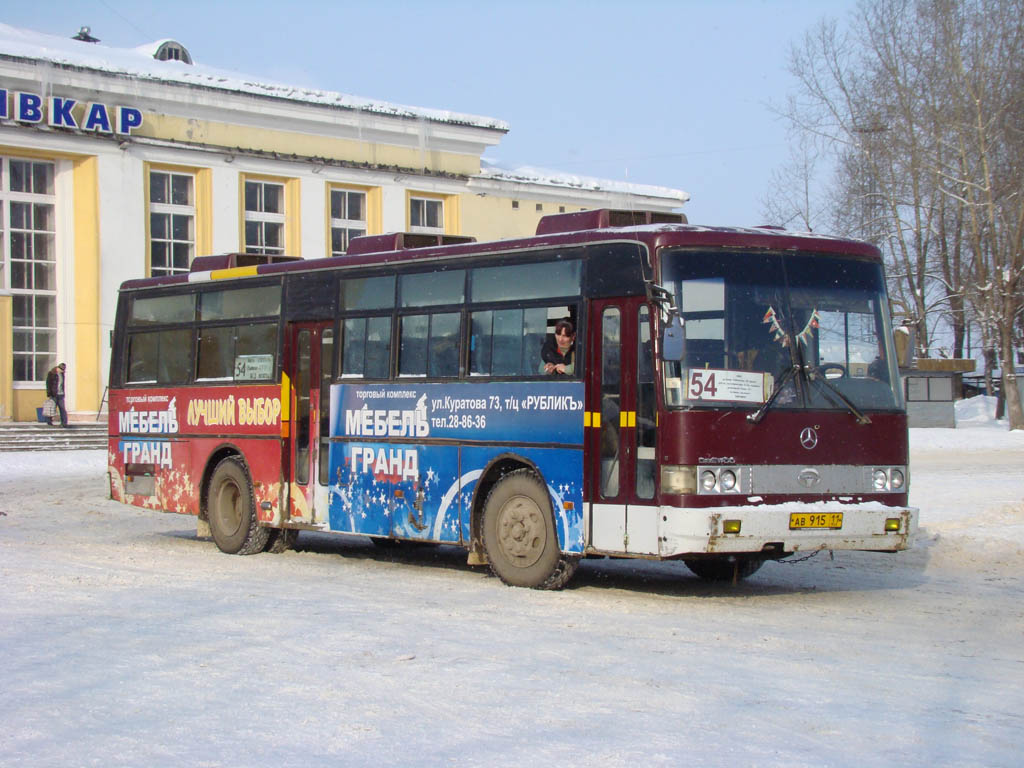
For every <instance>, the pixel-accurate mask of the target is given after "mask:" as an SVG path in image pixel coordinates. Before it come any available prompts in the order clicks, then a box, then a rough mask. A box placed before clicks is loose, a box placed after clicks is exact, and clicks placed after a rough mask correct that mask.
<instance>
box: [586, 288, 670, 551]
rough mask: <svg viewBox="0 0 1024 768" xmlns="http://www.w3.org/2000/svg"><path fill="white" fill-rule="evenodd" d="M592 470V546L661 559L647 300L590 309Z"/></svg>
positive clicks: (588, 422) (604, 303)
mask: <svg viewBox="0 0 1024 768" xmlns="http://www.w3.org/2000/svg"><path fill="white" fill-rule="evenodd" d="M588 327H589V328H590V333H589V334H588V335H589V339H590V349H589V355H588V357H587V360H588V363H587V365H588V371H587V376H588V378H589V381H588V387H587V392H588V394H587V397H588V402H587V416H586V417H585V422H584V423H585V424H586V425H587V426H588V429H587V430H586V432H587V434H586V437H585V440H586V448H587V450H586V456H587V459H586V461H587V464H588V466H587V467H586V469H585V472H586V474H587V479H588V488H589V494H588V498H589V499H590V509H589V518H588V521H589V530H588V534H587V535H588V544H589V545H590V546H591V547H593V548H594V549H596V550H599V551H603V552H629V553H633V554H657V553H658V530H659V526H658V509H657V506H656V505H655V481H656V477H655V468H656V466H657V463H656V452H655V437H656V428H657V409H656V404H655V382H654V358H653V348H652V344H651V312H650V308H649V307H648V306H647V304H645V303H644V300H643V298H642V297H635V298H628V299H611V300H600V301H594V302H592V303H591V305H590V321H589V323H588Z"/></svg>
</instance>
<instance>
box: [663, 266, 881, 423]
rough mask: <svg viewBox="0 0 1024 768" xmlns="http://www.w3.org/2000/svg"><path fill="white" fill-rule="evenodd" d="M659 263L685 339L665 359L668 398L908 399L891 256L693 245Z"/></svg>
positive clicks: (744, 402) (876, 406)
mask: <svg viewBox="0 0 1024 768" xmlns="http://www.w3.org/2000/svg"><path fill="white" fill-rule="evenodd" d="M660 263H661V272H662V275H661V276H662V284H663V285H664V286H665V287H666V288H667V289H668V290H670V291H671V292H672V295H673V298H674V300H675V303H676V306H677V307H678V308H679V311H680V315H681V317H682V321H683V333H684V340H685V341H684V352H683V358H682V360H681V361H679V362H666V364H665V367H664V378H665V381H664V384H665V394H666V402H667V403H668V404H669V406H674V407H687V408H690V407H699V406H713V407H744V406H749V407H752V408H758V407H760V406H762V405H763V404H764V403H765V401H766V400H768V399H769V398H771V397H772V396H773V395H775V399H774V400H773V401H772V403H771V407H773V408H789V409H794V408H813V409H824V410H843V409H848V408H850V406H851V404H852V405H853V406H855V407H856V409H860V410H892V409H897V408H899V407H901V401H900V388H899V377H898V372H897V369H896V365H895V355H894V353H893V348H892V333H891V327H890V321H889V314H888V300H887V298H886V293H885V276H884V273H883V271H882V267H881V265H879V264H876V263H872V262H870V261H862V260H854V259H850V258H838V257H834V256H824V255H813V254H789V253H787V254H772V253H750V252H735V251H734V252H722V251H719V252H713V253H708V252H703V251H694V250H689V249H688V250H682V249H675V250H672V249H666V250H665V251H663V252H662V254H661V257H660ZM776 390H779V391H778V392H776Z"/></svg>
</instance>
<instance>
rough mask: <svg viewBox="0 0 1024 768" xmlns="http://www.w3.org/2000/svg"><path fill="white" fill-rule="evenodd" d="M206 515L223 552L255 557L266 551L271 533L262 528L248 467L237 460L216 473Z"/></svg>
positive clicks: (223, 464)
mask: <svg viewBox="0 0 1024 768" xmlns="http://www.w3.org/2000/svg"><path fill="white" fill-rule="evenodd" d="M206 514H207V516H208V517H209V518H210V532H211V533H212V534H213V540H214V542H215V543H216V544H217V548H218V549H220V551H221V552H224V553H226V554H229V555H253V554H256V553H257V552H262V551H263V550H264V549H265V548H266V546H267V540H268V539H269V538H270V529H269V528H263V527H262V526H260V524H259V520H258V518H257V517H256V499H255V497H254V495H253V490H252V480H251V479H250V478H249V473H248V471H246V468H245V465H244V464H242V462H241V461H240V460H239V459H237V458H235V457H234V456H229V457H228V458H226V459H223V460H222V461H221V462H220V463H219V464H218V465H217V467H216V468H215V469H214V470H213V477H211V478H210V488H209V490H208V491H207V495H206Z"/></svg>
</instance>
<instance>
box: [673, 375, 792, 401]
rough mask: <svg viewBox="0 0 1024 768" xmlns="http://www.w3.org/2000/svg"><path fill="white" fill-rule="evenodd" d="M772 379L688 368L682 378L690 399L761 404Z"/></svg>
mask: <svg viewBox="0 0 1024 768" xmlns="http://www.w3.org/2000/svg"><path fill="white" fill-rule="evenodd" d="M772 380H773V377H772V375H771V374H769V373H750V372H749V371H729V370H725V369H719V368H692V369H690V373H689V375H688V376H687V379H686V396H687V397H688V398H689V399H690V400H712V401H716V402H718V401H727V402H734V403H735V402H739V403H763V402H764V401H765V399H766V398H767V397H768V393H769V392H770V391H771V387H772Z"/></svg>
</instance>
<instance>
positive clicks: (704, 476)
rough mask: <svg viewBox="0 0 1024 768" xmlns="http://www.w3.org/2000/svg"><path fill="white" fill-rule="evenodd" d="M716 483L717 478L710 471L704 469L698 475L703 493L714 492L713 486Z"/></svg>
mask: <svg viewBox="0 0 1024 768" xmlns="http://www.w3.org/2000/svg"><path fill="white" fill-rule="evenodd" d="M717 482H718V478H716V477H715V473H714V472H712V471H711V470H710V469H705V470H704V471H703V472H701V473H700V486H701V488H703V489H704V490H705V491H713V490H715V485H716V483H717Z"/></svg>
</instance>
